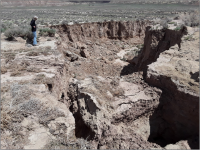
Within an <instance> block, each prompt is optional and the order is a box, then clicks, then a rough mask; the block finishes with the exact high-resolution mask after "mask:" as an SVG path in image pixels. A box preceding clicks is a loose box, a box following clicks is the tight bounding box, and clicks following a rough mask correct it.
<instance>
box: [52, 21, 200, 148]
mask: <svg viewBox="0 0 200 150" xmlns="http://www.w3.org/2000/svg"><path fill="white" fill-rule="evenodd" d="M149 24H150V22H140V21H137V22H126V23H122V22H104V23H91V24H87V23H86V24H77V25H73V26H66V25H63V26H54V27H53V28H57V29H58V34H59V35H60V38H61V39H60V42H58V47H59V50H60V52H62V53H63V57H64V60H65V62H66V63H64V69H63V71H61V72H62V73H61V74H60V75H58V77H57V78H58V79H59V81H55V87H54V89H55V91H56V93H57V96H58V98H61V99H63V102H64V103H66V105H67V106H68V107H69V109H70V111H71V112H72V114H73V115H74V118H75V122H76V123H75V124H76V125H75V127H76V128H75V136H76V137H79V138H80V137H82V138H85V139H87V140H90V141H91V143H93V146H94V148H100V149H106V148H121V149H127V148H131V149H137V148H153V147H155V148H156V147H157V148H160V146H166V145H167V144H170V143H172V144H175V143H176V142H178V141H181V140H188V142H187V144H188V145H189V147H190V148H198V144H199V143H198V141H196V139H198V136H199V134H198V133H199V128H198V125H199V124H198V122H199V108H198V106H199V105H198V104H199V100H198V98H199V96H198V94H199V93H198V76H199V75H198V70H199V66H198V59H199V58H198V53H199V51H198V47H199V46H198V41H199V37H198V36H197V34H196V33H193V35H194V36H195V38H194V40H193V41H187V40H184V38H185V37H186V36H188V32H187V28H186V27H183V28H182V29H181V30H180V31H173V30H169V29H163V30H150V27H148V25H149ZM136 44H144V47H143V48H141V50H140V53H139V55H138V56H136V57H135V58H133V60H132V61H130V62H131V64H127V63H125V64H122V62H120V63H119V62H116V59H117V58H116V57H115V56H116V54H118V53H119V52H120V51H121V50H122V49H124V48H125V49H126V45H132V46H134V45H136ZM188 45H191V47H188ZM127 66H128V67H127ZM122 70H123V71H124V70H125V72H126V73H125V74H122V73H121V72H122ZM130 70H131V71H130ZM189 139H192V140H189ZM152 142H154V143H157V144H159V145H160V146H159V145H157V144H153V143H152ZM133 143H135V144H133ZM178 146H179V148H180V149H181V148H186V147H184V146H183V145H180V144H179V145H178Z"/></svg>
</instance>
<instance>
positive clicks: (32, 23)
mask: <svg viewBox="0 0 200 150" xmlns="http://www.w3.org/2000/svg"><path fill="white" fill-rule="evenodd" d="M30 25H31V27H32V32H35V31H36V28H37V27H36V24H35V20H34V19H32V20H31V23H30ZM33 26H35V28H34V27H33Z"/></svg>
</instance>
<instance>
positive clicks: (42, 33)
mask: <svg viewBox="0 0 200 150" xmlns="http://www.w3.org/2000/svg"><path fill="white" fill-rule="evenodd" d="M55 33H56V30H55V29H50V28H44V29H40V30H39V35H40V36H51V37H54V36H55Z"/></svg>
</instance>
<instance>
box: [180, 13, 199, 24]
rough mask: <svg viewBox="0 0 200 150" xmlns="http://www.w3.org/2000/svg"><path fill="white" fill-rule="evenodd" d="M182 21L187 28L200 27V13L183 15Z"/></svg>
mask: <svg viewBox="0 0 200 150" xmlns="http://www.w3.org/2000/svg"><path fill="white" fill-rule="evenodd" d="M180 19H181V20H182V21H183V22H184V24H185V25H187V26H192V27H193V26H198V25H199V12H198V11H196V12H192V13H188V14H181V15H180Z"/></svg>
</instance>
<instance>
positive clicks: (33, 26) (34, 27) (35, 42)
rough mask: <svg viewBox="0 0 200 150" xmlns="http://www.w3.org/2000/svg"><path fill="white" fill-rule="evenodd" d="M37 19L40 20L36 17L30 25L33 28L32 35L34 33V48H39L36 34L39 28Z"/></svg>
mask: <svg viewBox="0 0 200 150" xmlns="http://www.w3.org/2000/svg"><path fill="white" fill-rule="evenodd" d="M37 19H38V17H37V16H34V17H33V19H32V20H31V23H30V25H31V27H32V33H33V46H37V34H36V30H37V26H36V24H35V21H36V20H37Z"/></svg>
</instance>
